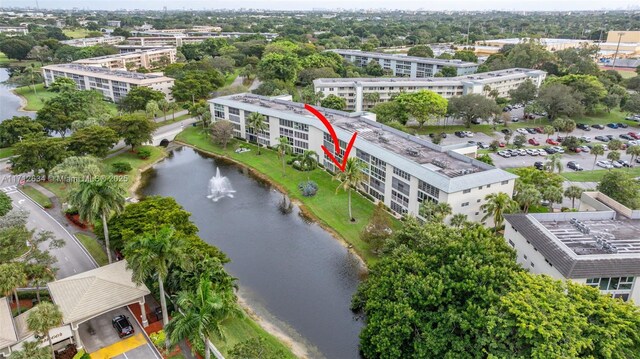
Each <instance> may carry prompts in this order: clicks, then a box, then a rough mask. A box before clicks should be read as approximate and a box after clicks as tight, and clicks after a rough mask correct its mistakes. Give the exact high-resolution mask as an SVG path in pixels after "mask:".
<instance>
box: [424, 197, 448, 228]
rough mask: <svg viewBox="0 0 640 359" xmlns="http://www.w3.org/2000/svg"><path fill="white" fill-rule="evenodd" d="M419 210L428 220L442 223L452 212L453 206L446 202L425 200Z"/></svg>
mask: <svg viewBox="0 0 640 359" xmlns="http://www.w3.org/2000/svg"><path fill="white" fill-rule="evenodd" d="M418 211H419V212H420V215H421V216H422V217H423V218H424V219H425V220H426V221H427V222H440V223H442V222H444V219H445V218H446V217H447V216H448V215H450V214H451V206H450V205H449V204H448V203H444V202H440V203H437V202H433V201H424V202H422V203H421V204H420V208H419V210H418Z"/></svg>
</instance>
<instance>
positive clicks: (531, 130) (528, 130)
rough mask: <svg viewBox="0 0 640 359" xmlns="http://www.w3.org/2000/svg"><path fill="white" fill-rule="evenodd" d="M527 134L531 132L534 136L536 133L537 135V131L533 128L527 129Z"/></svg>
mask: <svg viewBox="0 0 640 359" xmlns="http://www.w3.org/2000/svg"><path fill="white" fill-rule="evenodd" d="M527 132H529V133H530V134H532V135H533V134H535V133H537V132H536V129H535V128H533V127H527Z"/></svg>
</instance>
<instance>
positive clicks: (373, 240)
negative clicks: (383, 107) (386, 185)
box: [360, 202, 392, 253]
mask: <svg viewBox="0 0 640 359" xmlns="http://www.w3.org/2000/svg"><path fill="white" fill-rule="evenodd" d="M391 234H392V230H391V221H390V220H389V214H388V213H387V212H386V210H385V209H384V203H383V202H378V204H377V205H376V208H374V209H373V214H372V215H371V218H370V219H369V223H368V224H367V225H366V227H364V228H363V229H362V232H361V233H360V239H362V241H363V242H365V243H368V244H369V246H370V248H371V251H372V252H373V253H379V252H380V250H381V249H382V246H383V244H384V242H385V241H386V239H387V238H389V237H390V236H391Z"/></svg>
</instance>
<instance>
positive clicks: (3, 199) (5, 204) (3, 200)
mask: <svg viewBox="0 0 640 359" xmlns="http://www.w3.org/2000/svg"><path fill="white" fill-rule="evenodd" d="M12 208H13V206H12V205H11V197H9V196H8V195H7V194H6V193H4V192H2V193H0V217H2V216H4V215H5V214H7V213H9V211H10V210H11V209H12Z"/></svg>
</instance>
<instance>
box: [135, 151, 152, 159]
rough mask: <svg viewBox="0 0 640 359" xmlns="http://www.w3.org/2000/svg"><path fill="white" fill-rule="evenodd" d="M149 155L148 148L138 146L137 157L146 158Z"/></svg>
mask: <svg viewBox="0 0 640 359" xmlns="http://www.w3.org/2000/svg"><path fill="white" fill-rule="evenodd" d="M149 157H151V150H150V149H148V148H140V149H138V158H140V159H143V160H146V159H147V158H149Z"/></svg>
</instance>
